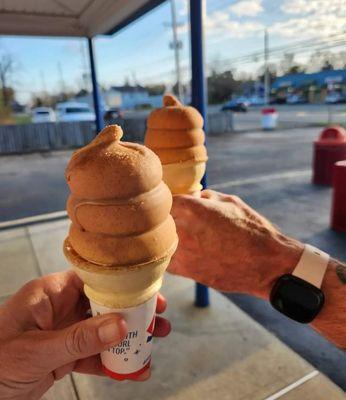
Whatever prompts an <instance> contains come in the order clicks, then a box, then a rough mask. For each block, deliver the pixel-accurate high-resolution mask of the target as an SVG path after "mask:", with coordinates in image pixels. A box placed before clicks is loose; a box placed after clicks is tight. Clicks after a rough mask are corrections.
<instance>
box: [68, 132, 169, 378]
mask: <svg viewBox="0 0 346 400" xmlns="http://www.w3.org/2000/svg"><path fill="white" fill-rule="evenodd" d="M121 137H122V130H121V128H120V127H119V126H117V125H111V126H108V127H106V128H105V129H103V131H102V132H101V133H100V134H99V135H98V136H97V137H96V138H95V139H94V140H93V141H92V142H91V143H90V144H88V145H87V146H85V147H83V148H82V149H80V150H78V151H76V152H75V153H74V154H73V156H72V158H71V160H70V162H69V164H68V167H67V169H66V179H67V183H68V185H69V188H70V190H71V195H70V197H69V199H68V201H67V212H68V215H69V217H70V219H71V221H72V224H71V227H70V230H69V234H68V237H67V238H66V240H65V243H64V253H65V256H66V258H67V259H68V261H69V262H70V264H71V266H72V267H73V269H74V270H75V271H76V273H77V274H78V275H79V277H80V278H81V279H82V280H83V282H84V291H85V293H86V295H87V297H88V298H89V300H90V303H91V308H92V311H93V314H94V315H97V314H99V313H101V314H103V313H107V312H120V313H121V314H122V315H123V316H124V318H125V320H126V321H127V325H128V330H129V332H128V335H127V337H126V339H125V340H124V341H123V342H122V343H121V344H119V345H118V346H117V347H115V348H112V349H109V350H108V351H106V352H104V353H102V354H101V359H102V363H103V365H104V368H105V372H106V373H107V374H108V375H110V376H112V377H114V378H116V379H120V380H123V379H131V378H134V377H136V376H138V375H139V374H141V373H142V372H143V371H144V370H145V369H147V368H149V366H150V355H151V337H152V331H153V328H154V312H155V307H156V294H157V292H158V290H159V289H160V287H161V284H162V278H163V274H164V272H165V270H166V268H167V266H168V264H169V261H170V258H171V256H172V254H173V253H174V251H175V249H176V246H177V235H176V230H175V224H174V221H173V219H172V217H171V215H170V209H171V205H172V196H171V193H170V191H169V189H168V187H167V186H166V185H165V183H164V182H163V181H162V167H161V164H160V160H159V159H158V157H157V156H156V155H155V154H154V153H153V152H152V151H151V150H149V149H147V148H146V147H144V146H141V145H139V144H135V143H126V142H121V141H120V139H121Z"/></svg>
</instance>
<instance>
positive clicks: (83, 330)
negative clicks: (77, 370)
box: [23, 314, 127, 370]
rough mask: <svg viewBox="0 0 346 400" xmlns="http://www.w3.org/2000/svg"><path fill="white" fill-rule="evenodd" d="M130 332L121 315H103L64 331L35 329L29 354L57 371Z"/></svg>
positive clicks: (110, 345) (38, 362) (117, 342)
mask: <svg viewBox="0 0 346 400" xmlns="http://www.w3.org/2000/svg"><path fill="white" fill-rule="evenodd" d="M126 334H127V327H126V323H125V321H124V319H123V318H121V317H120V316H119V315H117V314H105V315H99V316H97V317H93V318H89V319H86V320H84V321H81V322H78V323H76V324H74V325H72V326H70V327H68V328H65V329H62V330H57V331H41V332H34V333H33V334H32V335H31V336H32V338H31V342H30V339H29V341H28V343H27V346H28V345H30V349H31V354H29V355H28V356H30V358H31V359H32V360H33V361H34V362H35V363H36V365H37V364H38V365H41V366H42V367H43V368H47V369H48V370H55V369H57V368H59V367H61V366H63V365H65V364H69V363H71V362H73V361H76V360H79V359H83V358H87V357H90V356H92V355H95V354H98V353H101V352H102V351H105V350H107V349H108V348H109V347H112V346H116V345H117V344H119V343H120V342H121V341H122V340H123V339H124V338H125V336H126ZM23 336H25V335H23ZM29 351H30V350H29Z"/></svg>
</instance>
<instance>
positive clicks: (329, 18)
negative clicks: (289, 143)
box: [269, 0, 346, 39]
mask: <svg viewBox="0 0 346 400" xmlns="http://www.w3.org/2000/svg"><path fill="white" fill-rule="evenodd" d="M281 10H282V11H283V13H285V14H286V15H287V14H288V15H291V16H294V17H291V18H289V19H286V20H285V21H280V22H277V23H274V24H273V25H272V26H271V27H270V29H269V31H270V32H271V33H275V34H278V35H280V36H284V37H290V38H294V37H296V38H299V39H304V38H306V37H317V38H318V37H324V36H329V35H334V34H337V33H343V32H345V31H346V0H286V1H285V2H284V3H283V4H282V6H281Z"/></svg>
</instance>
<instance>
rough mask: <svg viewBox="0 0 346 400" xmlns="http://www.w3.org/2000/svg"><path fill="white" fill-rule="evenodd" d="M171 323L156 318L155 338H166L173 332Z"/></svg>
mask: <svg viewBox="0 0 346 400" xmlns="http://www.w3.org/2000/svg"><path fill="white" fill-rule="evenodd" d="M171 329H172V327H171V323H170V322H169V321H168V320H167V319H165V318H162V317H156V319H155V328H154V336H156V337H165V336H167V335H168V334H169V333H170V331H171Z"/></svg>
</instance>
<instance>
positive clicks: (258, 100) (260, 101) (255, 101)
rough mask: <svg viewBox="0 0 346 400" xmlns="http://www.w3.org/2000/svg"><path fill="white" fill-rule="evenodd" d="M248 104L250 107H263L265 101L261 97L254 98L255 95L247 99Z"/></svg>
mask: <svg viewBox="0 0 346 400" xmlns="http://www.w3.org/2000/svg"><path fill="white" fill-rule="evenodd" d="M249 102H250V105H252V106H264V105H265V99H264V97H262V96H256V95H254V96H251V97H250V98H249Z"/></svg>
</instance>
